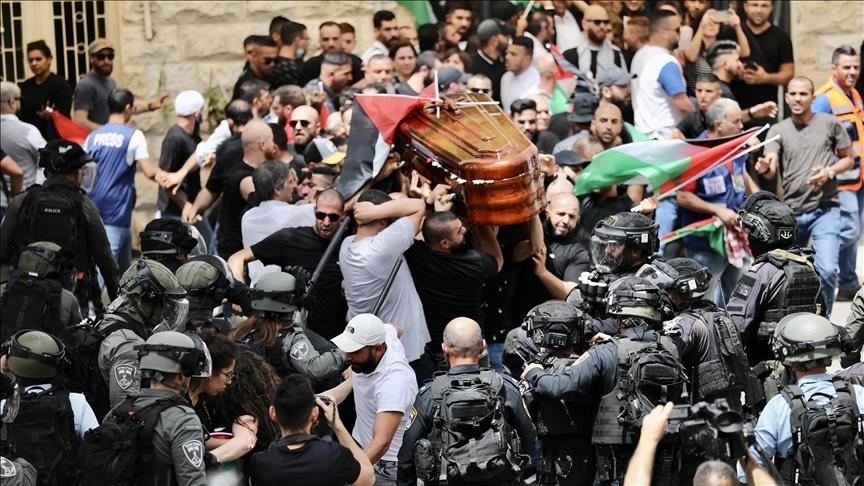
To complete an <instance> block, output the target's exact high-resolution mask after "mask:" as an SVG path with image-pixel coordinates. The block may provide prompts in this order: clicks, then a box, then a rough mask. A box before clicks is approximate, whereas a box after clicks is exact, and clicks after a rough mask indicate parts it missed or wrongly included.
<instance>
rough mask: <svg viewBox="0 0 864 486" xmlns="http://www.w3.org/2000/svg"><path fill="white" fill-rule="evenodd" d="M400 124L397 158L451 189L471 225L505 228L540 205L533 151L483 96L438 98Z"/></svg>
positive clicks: (535, 211) (541, 195)
mask: <svg viewBox="0 0 864 486" xmlns="http://www.w3.org/2000/svg"><path fill="white" fill-rule="evenodd" d="M442 98H443V99H444V104H443V105H440V104H439V105H435V104H427V105H426V106H425V107H424V108H422V109H417V110H415V111H414V112H413V113H412V114H411V115H410V116H408V117H407V118H406V119H405V120H403V121H402V122H401V123H400V124H399V127H398V129H397V134H396V145H397V146H401V147H403V149H402V160H405V161H407V162H408V163H410V164H411V166H412V167H413V168H414V169H415V170H417V171H418V172H420V173H421V174H423V175H424V176H426V177H427V178H429V179H431V180H432V181H433V185H434V184H436V183H446V184H450V185H451V186H452V187H454V192H455V193H456V194H457V196H458V197H459V198H461V199H462V201H464V204H465V206H467V215H468V220H469V221H470V222H471V223H472V224H476V225H502V226H503V225H510V224H516V223H521V222H523V221H527V220H529V219H531V218H532V217H533V216H535V215H536V214H538V212H539V211H540V210H542V209H543V206H544V191H543V181H542V179H541V175H540V165H539V162H538V158H537V148H536V147H535V146H534V144H532V143H531V141H530V140H528V139H527V138H526V137H525V136H524V135H523V134H522V132H520V131H519V129H518V128H517V127H516V125H514V124H513V122H512V121H511V120H510V119H509V118H508V117H507V115H506V114H505V113H504V112H503V111H502V110H501V108H500V107H499V106H498V105H497V104H494V103H492V100H491V99H490V98H489V97H488V96H487V95H485V94H479V93H460V94H448V95H443V96H442Z"/></svg>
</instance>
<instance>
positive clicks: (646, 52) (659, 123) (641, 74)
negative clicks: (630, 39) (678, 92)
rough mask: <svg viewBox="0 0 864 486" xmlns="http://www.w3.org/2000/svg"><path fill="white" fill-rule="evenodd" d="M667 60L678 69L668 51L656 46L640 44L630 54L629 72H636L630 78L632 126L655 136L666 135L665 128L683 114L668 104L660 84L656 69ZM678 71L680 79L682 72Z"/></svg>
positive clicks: (670, 99)
mask: <svg viewBox="0 0 864 486" xmlns="http://www.w3.org/2000/svg"><path fill="white" fill-rule="evenodd" d="M670 62H671V63H675V65H676V66H678V70H679V72H680V71H681V69H680V65H678V60H677V59H676V58H675V56H673V55H672V54H670V53H669V51H667V50H666V49H664V48H662V47H660V46H652V45H644V46H642V48H641V49H639V50H638V51H637V52H636V55H635V56H633V62H632V63H631V66H630V72H631V73H632V74H635V75H636V77H635V78H633V81H631V86H632V90H633V114H634V121H635V122H636V129H637V130H639V131H640V132H642V133H644V134H646V135H648V136H650V137H652V138H656V139H662V138H666V135H667V134H668V132H669V130H671V129H672V128H675V126H676V125H677V124H678V122H679V121H680V120H681V118H682V117H683V116H684V115H683V114H682V113H681V112H680V111H678V109H676V108H675V107H674V106H673V105H672V98H671V97H670V96H669V95H667V94H666V92H665V91H664V90H663V87H662V86H661V85H660V79H659V77H660V71H661V70H662V69H663V68H664V67H665V66H666V65H667V64H669V63H670ZM680 74H681V80H682V83H684V74H683V72H681V73H680ZM684 84H685V85H686V83H684Z"/></svg>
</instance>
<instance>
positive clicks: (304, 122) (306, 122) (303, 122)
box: [291, 120, 312, 128]
mask: <svg viewBox="0 0 864 486" xmlns="http://www.w3.org/2000/svg"><path fill="white" fill-rule="evenodd" d="M298 123H299V124H300V126H301V127H303V128H306V127H308V126H309V124H310V123H312V122H310V121H309V120H291V126H292V127H294V128H297V124H298Z"/></svg>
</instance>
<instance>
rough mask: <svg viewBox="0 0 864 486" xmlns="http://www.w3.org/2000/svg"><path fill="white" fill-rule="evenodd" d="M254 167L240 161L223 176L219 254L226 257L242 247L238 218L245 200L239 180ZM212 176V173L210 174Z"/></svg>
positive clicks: (247, 174) (244, 206) (253, 169)
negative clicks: (223, 188)
mask: <svg viewBox="0 0 864 486" xmlns="http://www.w3.org/2000/svg"><path fill="white" fill-rule="evenodd" d="M254 172H255V168H254V167H251V166H249V165H247V164H246V163H245V162H241V163H240V165H238V166H236V167H234V169H233V170H232V171H231V172H229V173H228V175H226V176H225V190H224V191H223V192H222V214H221V215H220V218H219V224H220V228H219V235H218V239H217V241H218V242H219V246H218V250H219V256H220V257H222V258H224V259H226V260H227V259H228V257H230V256H231V255H233V254H234V253H236V252H238V251H240V250H242V249H243V233H242V231H241V228H240V218H241V216H242V215H243V209H244V208H246V200H245V199H243V195H242V194H241V193H240V181H242V180H243V179H245V178H246V177H250V176H252V174H253V173H254ZM211 177H212V174H211Z"/></svg>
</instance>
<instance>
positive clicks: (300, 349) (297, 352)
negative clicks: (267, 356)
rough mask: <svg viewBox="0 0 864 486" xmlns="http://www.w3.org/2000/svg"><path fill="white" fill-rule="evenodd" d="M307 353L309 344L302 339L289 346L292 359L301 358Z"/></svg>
mask: <svg viewBox="0 0 864 486" xmlns="http://www.w3.org/2000/svg"><path fill="white" fill-rule="evenodd" d="M307 354H309V346H307V345H306V342H304V341H300V342H299V343H297V344H295V345H294V346H292V347H291V357H292V358H294V359H303V358H305V357H306V355H307Z"/></svg>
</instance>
